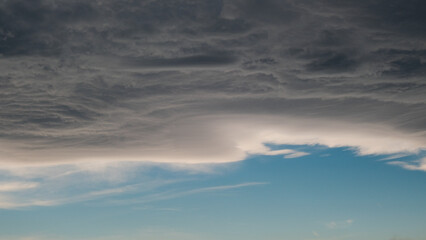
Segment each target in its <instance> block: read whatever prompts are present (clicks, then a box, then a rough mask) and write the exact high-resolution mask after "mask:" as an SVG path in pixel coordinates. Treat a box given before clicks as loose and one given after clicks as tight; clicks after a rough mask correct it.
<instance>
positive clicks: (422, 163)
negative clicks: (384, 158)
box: [388, 158, 426, 171]
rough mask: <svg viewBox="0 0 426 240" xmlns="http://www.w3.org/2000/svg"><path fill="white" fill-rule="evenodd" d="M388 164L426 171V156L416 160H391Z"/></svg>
mask: <svg viewBox="0 0 426 240" xmlns="http://www.w3.org/2000/svg"><path fill="white" fill-rule="evenodd" d="M388 164H391V165H396V166H401V167H403V168H404V169H407V170H414V171H426V158H423V159H420V160H417V161H414V162H402V161H391V162H388Z"/></svg>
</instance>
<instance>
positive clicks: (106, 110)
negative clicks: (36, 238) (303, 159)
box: [0, 0, 426, 188]
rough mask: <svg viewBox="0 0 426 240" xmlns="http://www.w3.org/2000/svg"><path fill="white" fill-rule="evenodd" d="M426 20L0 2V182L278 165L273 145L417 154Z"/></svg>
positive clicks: (312, 9)
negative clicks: (6, 173)
mask: <svg viewBox="0 0 426 240" xmlns="http://www.w3.org/2000/svg"><path fill="white" fill-rule="evenodd" d="M425 12H426V3H425V2H423V1H419V0H404V1H402V0H386V1H385V0H369V1H364V0H357V1H335V0H316V1H311V0H300V1H292V0H280V1H278V0H276V1H274V0H247V1H242V0H234V1H226V0H223V1H222V0H208V1H207V0H206V1H204V0H201V1H199V0H197V1H195V0H146V1H133V0H103V1H83V0H81V1H80V0H33V1H24V0H13V1H12V0H2V1H0V54H1V57H0V103H1V112H0V161H1V165H2V168H3V169H9V170H10V169H15V168H16V167H19V166H22V167H25V166H44V165H49V166H50V165H58V164H59V165H60V164H64V163H66V164H80V163H85V164H87V163H88V162H90V161H93V162H99V161H143V162H165V163H177V164H186V163H224V162H234V161H240V160H244V159H245V158H246V157H247V156H248V155H250V154H265V155H268V154H269V155H273V154H275V153H274V152H272V150H271V149H269V148H268V147H267V145H265V144H270V143H272V144H321V145H326V146H329V147H335V146H349V147H353V148H354V149H356V150H357V151H358V152H359V154H401V153H403V154H406V153H414V154H415V153H419V152H420V151H422V150H424V149H425V147H426V94H425V93H426V83H425V77H426V41H425V40H426V28H425V27H424V26H425V25H426V15H425V14H424V13H425ZM277 154H278V153H277ZM293 154H294V153H293ZM297 154H302V155H303V154H304V153H297ZM296 156H297V155H296ZM392 164H397V165H401V166H402V167H404V168H406V169H411V170H424V169H425V166H426V165H425V161H423V162H422V161H419V162H418V163H406V162H392ZM14 186H18V187H21V188H26V187H28V188H30V187H33V185H31V184H30V185H22V184H18V183H16V184H15V185H14Z"/></svg>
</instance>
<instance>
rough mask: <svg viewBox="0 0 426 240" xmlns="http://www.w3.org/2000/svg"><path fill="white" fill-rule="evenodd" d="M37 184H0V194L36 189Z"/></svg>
mask: <svg viewBox="0 0 426 240" xmlns="http://www.w3.org/2000/svg"><path fill="white" fill-rule="evenodd" d="M38 186H39V183H37V182H0V192H15V191H22V190H28V189H32V188H36V187H38Z"/></svg>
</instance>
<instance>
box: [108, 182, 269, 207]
mask: <svg viewBox="0 0 426 240" xmlns="http://www.w3.org/2000/svg"><path fill="white" fill-rule="evenodd" d="M265 184H269V183H267V182H247V183H240V184H235V185H220V186H213V187H205V188H196V189H192V190H186V191H167V192H161V193H155V194H151V195H147V196H143V197H141V198H137V199H126V200H115V201H112V203H115V204H138V203H139V204H140V203H149V202H156V201H163V200H168V199H174V198H179V197H185V196H189V195H194V194H200V193H207V192H216V191H226V190H231V189H238V188H245V187H252V186H260V185H265Z"/></svg>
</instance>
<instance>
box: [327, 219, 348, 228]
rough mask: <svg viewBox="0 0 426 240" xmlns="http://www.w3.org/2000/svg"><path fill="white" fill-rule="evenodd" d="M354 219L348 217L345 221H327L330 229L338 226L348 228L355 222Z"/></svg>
mask: <svg viewBox="0 0 426 240" xmlns="http://www.w3.org/2000/svg"><path fill="white" fill-rule="evenodd" d="M353 222H354V220H352V219H347V220H345V221H331V222H328V223H326V226H327V228H329V229H338V228H347V227H349V226H351V225H352V224H353Z"/></svg>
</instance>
